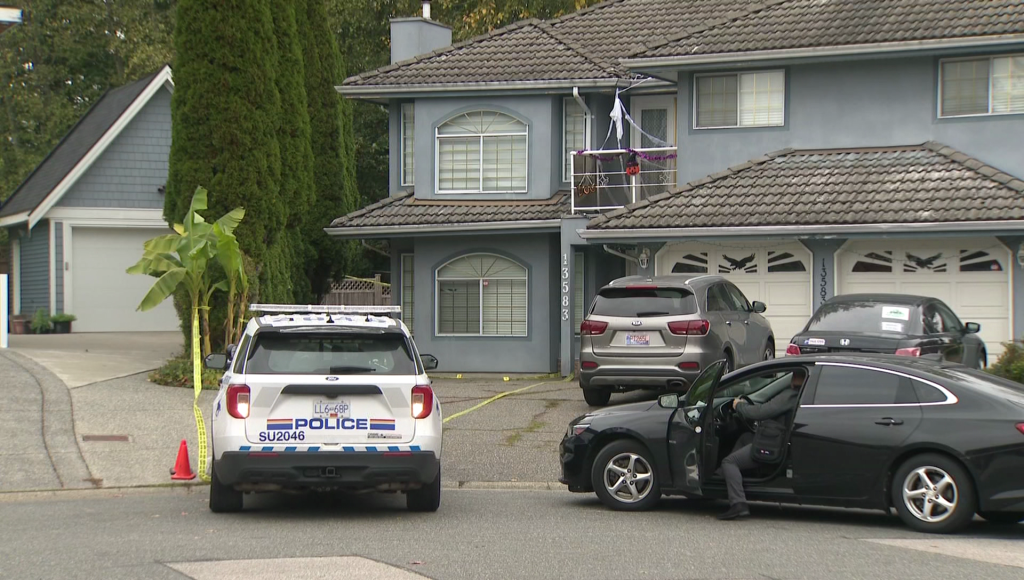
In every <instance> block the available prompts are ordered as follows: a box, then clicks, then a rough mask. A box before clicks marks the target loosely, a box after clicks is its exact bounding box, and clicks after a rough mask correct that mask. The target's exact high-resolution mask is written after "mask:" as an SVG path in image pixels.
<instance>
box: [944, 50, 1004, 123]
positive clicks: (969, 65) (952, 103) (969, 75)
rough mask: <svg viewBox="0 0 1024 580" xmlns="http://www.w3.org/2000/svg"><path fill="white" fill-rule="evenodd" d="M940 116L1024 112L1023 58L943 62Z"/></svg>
mask: <svg viewBox="0 0 1024 580" xmlns="http://www.w3.org/2000/svg"><path fill="white" fill-rule="evenodd" d="M939 76H940V79H939V108H940V110H939V116H940V117H962V116H966V115H1005V114H1010V113H1024V55H1019V54H1018V55H1010V56H995V57H986V58H972V59H958V60H947V61H943V62H942V64H941V65H940V66H939Z"/></svg>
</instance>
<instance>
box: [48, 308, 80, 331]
mask: <svg viewBox="0 0 1024 580" xmlns="http://www.w3.org/2000/svg"><path fill="white" fill-rule="evenodd" d="M75 320H77V319H76V318H75V315H74V314H68V313H66V312H64V313H61V314H54V315H53V316H51V317H50V322H52V323H53V331H54V332H56V333H57V334H68V333H69V332H71V323H72V322H74V321H75Z"/></svg>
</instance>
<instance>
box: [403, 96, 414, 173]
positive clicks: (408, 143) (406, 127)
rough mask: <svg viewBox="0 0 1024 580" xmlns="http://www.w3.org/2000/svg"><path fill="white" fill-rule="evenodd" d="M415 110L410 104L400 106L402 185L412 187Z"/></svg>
mask: <svg viewBox="0 0 1024 580" xmlns="http://www.w3.org/2000/svg"><path fill="white" fill-rule="evenodd" d="M415 130H416V109H415V107H414V105H413V104H412V103H405V104H403V105H402V185H413V184H414V183H415V179H414V178H415V175H416V161H415V155H413V149H414V146H413V145H414V144H415V133H416V131H415Z"/></svg>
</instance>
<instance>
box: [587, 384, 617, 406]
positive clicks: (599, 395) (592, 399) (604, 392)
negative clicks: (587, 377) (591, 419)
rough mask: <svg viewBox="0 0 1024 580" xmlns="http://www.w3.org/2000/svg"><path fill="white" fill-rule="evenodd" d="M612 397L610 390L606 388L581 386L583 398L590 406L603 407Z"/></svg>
mask: <svg viewBox="0 0 1024 580" xmlns="http://www.w3.org/2000/svg"><path fill="white" fill-rule="evenodd" d="M611 398H612V392H611V391H609V390H608V389H595V388H593V387H583V400H584V401H586V402H587V404H588V405H590V406H591V407H603V406H605V405H607V404H608V401H609V400H611Z"/></svg>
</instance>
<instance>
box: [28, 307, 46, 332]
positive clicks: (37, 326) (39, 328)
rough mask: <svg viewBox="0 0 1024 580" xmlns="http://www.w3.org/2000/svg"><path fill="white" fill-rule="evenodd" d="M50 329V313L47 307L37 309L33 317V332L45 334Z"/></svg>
mask: <svg viewBox="0 0 1024 580" xmlns="http://www.w3.org/2000/svg"><path fill="white" fill-rule="evenodd" d="M49 331H50V313H49V312H47V311H46V309H45V308H40V309H39V310H36V314H35V316H33V317H32V332H34V333H36V334H43V333H44V332H49Z"/></svg>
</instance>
